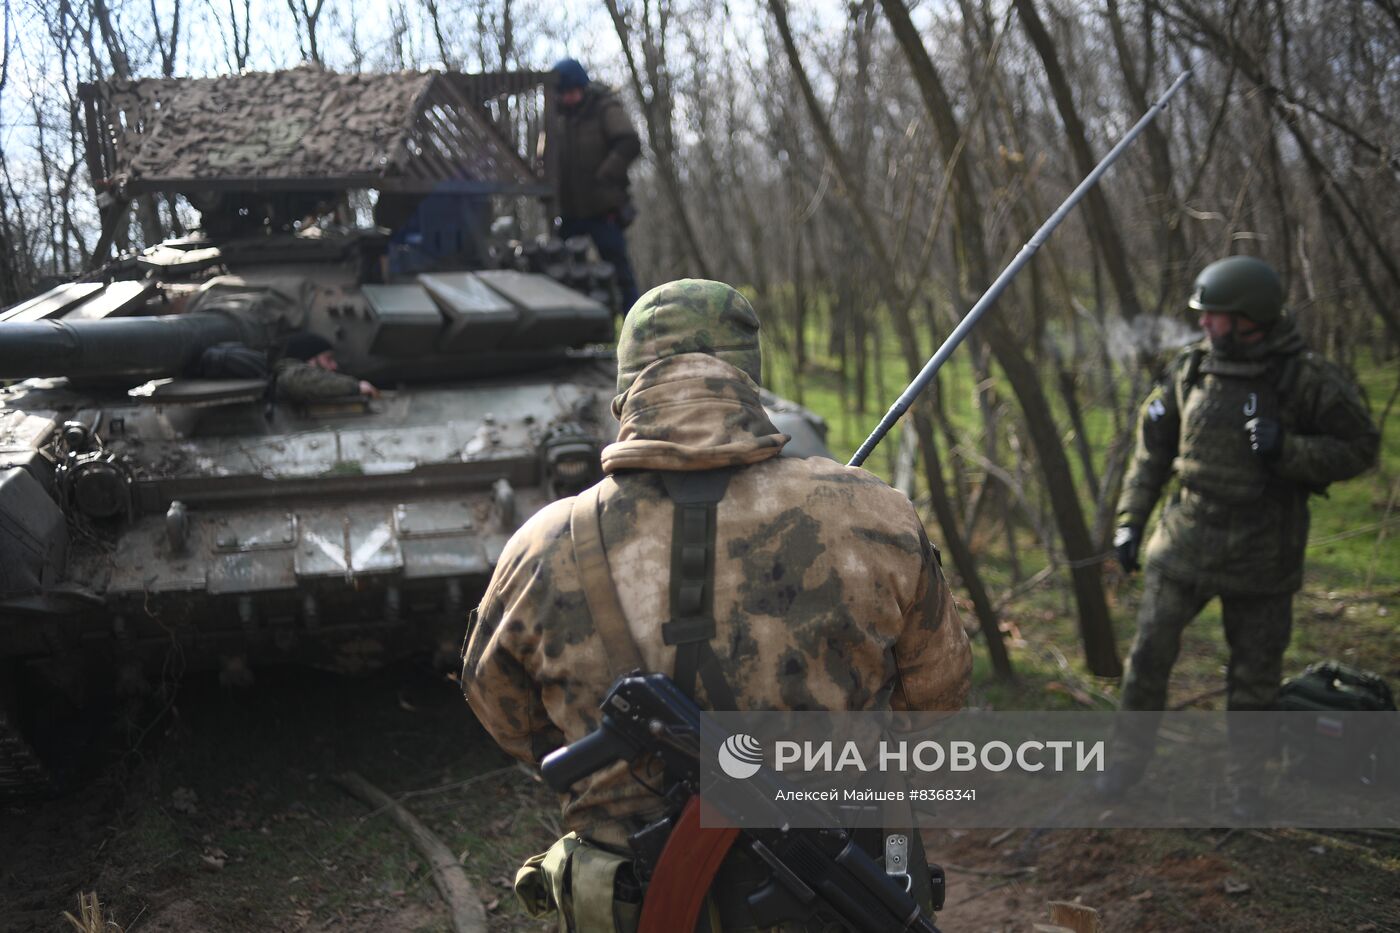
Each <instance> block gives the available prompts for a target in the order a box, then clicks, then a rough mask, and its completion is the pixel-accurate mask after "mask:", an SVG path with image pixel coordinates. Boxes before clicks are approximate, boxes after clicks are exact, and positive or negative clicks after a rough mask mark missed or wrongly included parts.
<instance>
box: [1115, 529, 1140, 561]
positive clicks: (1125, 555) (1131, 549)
mask: <svg viewBox="0 0 1400 933" xmlns="http://www.w3.org/2000/svg"><path fill="white" fill-rule="evenodd" d="M1141 544H1142V529H1141V528H1140V527H1138V526H1137V525H1119V526H1118V530H1117V531H1115V532H1114V533H1113V550H1114V551H1115V552H1116V553H1117V555H1118V566H1119V567H1122V568H1123V572H1124V573H1134V572H1136V571H1137V569H1138V567H1139V566H1141V565H1139V564H1138V547H1139V546H1141Z"/></svg>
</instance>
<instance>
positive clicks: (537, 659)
mask: <svg viewBox="0 0 1400 933" xmlns="http://www.w3.org/2000/svg"><path fill="white" fill-rule="evenodd" d="M786 441H787V437H786V435H783V434H779V433H778V432H777V429H775V428H774V427H773V425H772V423H771V422H770V421H769V420H768V416H767V413H766V412H765V411H764V410H763V407H762V405H761V404H760V403H759V400H758V395H757V391H756V387H755V386H754V383H753V382H752V381H751V380H750V379H749V378H748V377H747V376H746V375H744V374H743V373H742V372H740V371H739V370H738V369H736V368H735V367H733V366H731V365H729V364H728V363H725V362H723V361H721V360H718V359H716V358H714V357H711V356H706V355H703V354H696V353H690V354H684V355H680V356H675V357H671V358H669V359H663V360H660V361H658V362H656V363H654V364H652V365H651V366H649V367H648V368H646V369H644V370H643V371H642V372H641V374H640V375H639V376H638V377H637V381H636V383H635V384H634V385H633V386H632V388H631V390H630V391H629V392H628V393H627V396H626V400H625V402H624V404H623V406H622V417H621V428H620V431H619V434H618V440H617V442H616V443H614V444H612V445H610V446H608V447H607V448H606V449H604V451H603V469H604V471H605V472H606V473H607V474H609V475H608V477H607V478H605V479H604V480H603V487H604V488H603V490H602V496H601V502H600V525H601V531H602V537H603V541H604V545H605V547H606V550H607V554H608V562H609V564H610V567H611V570H612V574H613V578H614V580H615V582H616V585H617V590H618V597H619V600H620V602H621V605H622V609H623V611H624V614H625V615H626V617H627V620H628V624H629V627H630V631H631V635H632V637H633V638H634V640H635V641H636V643H637V646H638V649H639V652H640V654H641V656H642V659H643V660H644V662H645V664H646V665H647V667H648V668H650V669H652V670H657V671H664V672H667V673H670V672H671V671H672V670H673V667H674V660H675V649H674V648H672V647H668V646H667V645H666V644H664V642H663V640H662V635H661V626H662V624H663V623H664V622H666V620H667V618H668V615H669V607H670V602H669V586H668V582H669V577H670V562H671V524H672V504H671V502H670V500H669V499H668V498H667V496H666V492H665V488H664V486H663V484H662V482H661V480H660V478H659V476H658V474H657V472H656V471H659V470H700V469H711V468H717V467H725V466H738V465H743V464H747V465H748V466H747V467H746V468H744V469H741V470H738V471H737V472H736V473H735V474H734V476H733V478H732V479H731V481H730V483H729V487H728V491H727V493H726V495H725V497H724V499H723V500H722V501H721V502H720V503H719V510H718V531H717V547H716V561H715V562H716V568H715V590H716V595H715V599H714V617H715V623H716V637H715V639H714V640H713V642H712V644H713V647H714V650H715V653H716V655H717V656H718V658H719V662H720V666H721V668H722V669H723V673H724V676H725V678H726V679H727V680H728V682H729V684H730V686H731V687H732V688H733V690H734V693H735V695H736V698H737V701H738V703H739V705H740V707H741V708H745V709H777V710H802V709H843V710H844V709H850V710H872V709H889V708H895V709H955V708H957V707H958V706H960V705H961V703H962V700H963V697H964V695H965V693H966V691H967V687H968V679H969V674H970V670H971V652H970V649H969V647H968V642H967V636H966V634H965V633H964V631H963V627H962V623H961V621H960V620H959V618H958V614H957V610H956V608H955V607H954V604H953V600H952V598H951V596H950V594H949V592H948V587H947V584H946V583H945V582H944V579H943V576H942V572H941V571H940V569H939V564H938V561H937V552H936V551H935V549H934V548H933V546H932V545H931V544H929V541H928V538H927V536H926V535H925V534H924V528H923V525H922V524H921V522H920V521H919V518H918V515H917V514H916V513H915V511H914V508H913V506H912V505H911V504H910V502H909V500H908V499H907V498H905V497H904V496H903V495H902V494H901V493H899V492H897V491H895V490H893V489H891V488H890V487H889V486H887V485H886V484H885V483H883V482H881V481H880V480H879V479H878V478H876V477H875V476H872V475H871V474H869V473H867V472H865V471H864V470H859V469H852V468H849V467H845V466H842V465H841V464H839V463H836V462H834V461H831V460H827V459H823V458H813V459H809V460H798V459H794V458H783V457H779V456H778V454H779V452H780V451H781V448H782V446H783V444H784V443H785V442H786ZM572 505H573V500H572V499H565V500H561V501H559V502H555V503H553V504H552V505H549V506H547V507H545V508H544V509H542V510H541V511H540V512H539V513H537V514H536V515H535V516H534V517H533V518H532V519H530V521H528V522H527V523H526V524H525V525H524V526H523V527H522V528H521V529H520V530H519V531H517V532H516V534H515V536H514V537H513V538H512V539H511V540H510V542H509V543H508V544H507V545H506V548H505V550H504V552H503V553H502V554H501V559H500V562H499V564H498V565H497V567H496V573H495V576H494V577H493V578H492V580H491V585H490V587H489V588H488V589H487V591H486V595H485V597H484V598H483V599H482V602H481V606H480V608H479V609H478V611H477V618H476V625H475V628H474V629H473V630H472V631H471V632H470V634H469V637H468V640H467V645H466V649H465V657H464V665H463V669H462V682H463V688H464V690H465V692H466V694H467V698H468V700H469V701H470V703H471V705H472V708H473V709H474V710H475V711H476V715H477V717H478V718H479V719H480V720H481V722H482V724H483V725H485V727H486V729H487V730H488V731H489V732H490V733H491V734H492V735H493V736H494V737H495V738H496V741H497V742H499V743H500V744H501V746H502V747H503V748H505V749H506V750H507V751H509V752H510V753H511V754H513V755H515V756H516V757H517V758H519V759H521V760H522V761H525V762H527V763H530V764H535V763H537V762H538V761H539V760H540V759H541V758H542V757H543V756H544V755H545V754H547V753H548V752H549V751H551V750H553V749H554V748H556V747H558V746H559V745H561V744H563V743H565V742H573V741H576V740H578V739H580V738H582V737H583V736H584V735H586V734H587V733H588V732H589V731H591V730H592V729H593V728H594V727H595V726H596V725H597V722H598V704H599V703H600V702H601V701H602V698H603V695H604V694H605V693H606V691H607V689H608V687H609V686H611V684H612V681H613V679H614V678H615V676H616V675H617V673H618V672H616V671H614V670H613V669H612V666H611V665H610V663H609V658H608V657H607V656H606V653H605V652H604V649H603V643H602V640H601V639H600V637H599V636H598V635H597V633H596V632H595V631H594V629H593V624H592V621H591V619H590V617H589V614H588V609H587V604H586V602H585V598H584V594H583V592H582V590H581V589H580V583H579V579H578V571H577V568H576V564H575V562H574V555H573V550H572V545H571V539H570V536H569V514H570V510H571V508H572ZM697 699H698V700H700V701H701V702H702V704H703V703H704V696H703V690H698V691H697ZM562 803H563V806H564V814H565V818H566V820H567V822H568V823H569V825H570V827H571V828H573V829H575V830H578V831H580V832H581V833H584V834H585V835H588V836H590V837H591V838H594V839H597V840H599V841H604V842H611V843H614V844H620V843H621V842H622V837H623V836H624V835H625V833H626V832H627V831H629V829H628V827H629V824H632V823H634V820H635V819H638V818H645V817H647V816H649V815H651V814H653V813H654V812H655V810H656V804H657V798H655V797H654V796H652V795H651V794H649V793H648V792H647V791H646V790H644V789H643V788H642V787H640V786H639V785H638V783H637V781H636V780H634V779H633V778H632V777H631V776H629V775H628V773H627V768H626V765H617V766H614V767H612V768H609V769H606V770H604V771H602V772H599V773H598V774H597V775H595V776H594V778H592V779H591V781H590V782H589V783H587V784H586V785H585V787H584V790H583V791H582V793H580V794H571V795H568V796H566V797H565V798H564V799H563V801H562ZM633 828H635V826H633Z"/></svg>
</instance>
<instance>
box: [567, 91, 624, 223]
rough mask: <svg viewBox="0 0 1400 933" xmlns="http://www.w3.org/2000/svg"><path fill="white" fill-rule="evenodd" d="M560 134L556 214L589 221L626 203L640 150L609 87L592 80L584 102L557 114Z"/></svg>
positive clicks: (616, 98)
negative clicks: (630, 171)
mask: <svg viewBox="0 0 1400 933" xmlns="http://www.w3.org/2000/svg"><path fill="white" fill-rule="evenodd" d="M557 112H558V114H559V116H560V122H561V124H562V128H561V132H560V134H559V215H560V216H561V217H563V218H564V219H565V220H592V219H594V218H599V217H604V216H606V215H607V214H609V213H611V212H613V211H617V210H619V209H621V207H622V206H623V205H624V204H626V203H627V197H628V195H627V167H628V166H629V165H631V164H632V162H633V160H635V159H636V158H637V156H639V155H641V152H642V140H641V138H640V137H639V136H638V135H637V131H636V129H634V128H633V126H632V121H631V120H630V119H629V118H628V116H627V108H625V107H623V106H622V101H620V100H619V99H618V97H617V95H616V94H615V93H613V91H612V89H611V88H609V87H608V86H607V85H605V84H599V83H598V82H597V81H594V82H593V83H592V84H589V85H588V86H587V87H586V88H584V90H583V100H582V101H580V102H579V104H578V106H577V107H573V108H571V109H565V108H562V107H561V108H559V110H558V111H557Z"/></svg>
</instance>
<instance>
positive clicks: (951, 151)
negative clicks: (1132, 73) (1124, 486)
mask: <svg viewBox="0 0 1400 933" xmlns="http://www.w3.org/2000/svg"><path fill="white" fill-rule="evenodd" d="M881 6H882V7H883V8H884V10H885V14H886V16H888V17H889V19H890V24H891V26H893V28H894V34H895V38H896V39H897V40H898V42H899V45H900V48H901V49H902V50H903V51H904V55H905V57H906V59H907V60H908V62H909V66H910V69H911V71H912V72H913V74H914V79H915V81H916V82H917V83H918V85H919V91H920V94H921V96H922V98H923V101H924V106H925V108H926V109H927V111H928V113H929V116H930V118H931V119H932V121H933V125H934V128H935V130H936V131H937V134H938V141H939V146H940V149H941V151H942V155H943V158H944V164H945V165H949V164H950V163H956V164H955V166H953V167H952V168H951V170H952V171H954V172H955V173H956V175H957V177H956V179H955V181H954V189H955V191H954V193H955V200H954V206H955V209H956V212H957V216H958V221H959V222H958V228H959V229H958V233H959V235H960V240H961V244H960V245H961V248H960V249H959V250H957V252H956V255H957V258H958V261H959V265H960V266H961V270H960V271H961V274H962V275H964V276H965V277H966V278H967V279H968V281H969V283H976V288H975V290H976V291H979V292H980V291H981V290H982V288H984V287H985V286H986V284H987V283H989V282H990V281H991V276H990V268H989V267H990V263H989V262H988V260H987V250H986V240H985V236H984V234H983V231H982V212H981V207H980V205H979V204H978V203H977V194H976V190H975V189H974V187H973V183H972V176H971V172H970V171H969V170H968V167H967V160H963V159H954V156H955V154H956V148H957V141H958V139H959V138H960V137H961V133H960V132H959V128H958V123H957V118H956V116H955V115H954V113H953V108H952V103H951V102H950V101H949V99H948V95H947V92H946V91H945V90H944V88H943V83H942V81H941V80H940V79H939V77H938V72H937V70H936V69H935V68H934V66H933V61H932V59H930V58H929V55H928V51H927V50H926V49H925V48H924V45H923V41H922V40H921V39H920V38H919V34H918V31H917V30H916V29H915V28H914V23H913V21H912V20H911V19H910V18H909V11H908V10H907V9H905V7H904V5H903V3H902V2H900V0H881ZM968 290H969V292H971V291H973V290H974V289H973V288H969V289H968ZM983 320H984V321H985V322H986V324H985V334H986V338H987V341H988V344H989V345H990V346H991V348H992V353H993V354H995V356H996V358H997V362H998V363H999V364H1000V365H1001V368H1002V369H1003V370H1004V371H1005V372H1006V376H1007V379H1008V381H1010V383H1011V388H1012V391H1013V392H1014V393H1015V395H1016V399H1017V401H1018V402H1019V403H1020V406H1021V410H1022V412H1023V413H1024V414H1025V420H1026V430H1027V432H1028V433H1029V435H1030V437H1031V442H1032V443H1033V444H1034V445H1035V448H1036V453H1037V455H1038V457H1039V460H1040V466H1041V470H1042V471H1043V473H1044V477H1045V485H1046V493H1047V495H1048V496H1049V498H1050V502H1051V505H1052V508H1053V510H1054V515H1055V519H1056V523H1057V524H1058V526H1059V529H1060V537H1061V540H1062V541H1063V542H1064V546H1065V553H1066V556H1067V557H1068V559H1069V562H1070V576H1071V580H1072V582H1073V587H1074V595H1075V600H1076V602H1077V604H1078V607H1079V633H1080V639H1081V640H1082V642H1083V645H1084V658H1085V663H1086V664H1088V666H1089V669H1090V670H1091V671H1092V672H1093V673H1095V674H1097V675H1099V676H1101V677H1117V676H1119V675H1120V674H1121V673H1122V665H1121V663H1120V662H1119V659H1118V652H1117V648H1116V647H1115V644H1114V634H1113V622H1112V619H1111V617H1110V616H1109V612H1108V603H1107V601H1106V600H1105V599H1104V593H1103V583H1102V579H1101V575H1100V572H1099V567H1098V565H1097V564H1096V563H1095V562H1094V558H1095V556H1096V550H1095V548H1094V546H1093V542H1092V541H1091V540H1090V537H1089V529H1088V527H1087V526H1086V525H1085V523H1084V513H1083V511H1082V510H1081V508H1080V505H1079V497H1078V494H1077V492H1076V490H1075V488H1074V481H1073V477H1072V475H1071V473H1070V469H1069V460H1068V458H1067V457H1066V456H1065V449H1064V445H1063V444H1061V443H1060V437H1059V431H1058V429H1057V428H1056V426H1055V421H1054V413H1053V412H1052V411H1051V409H1050V404H1049V402H1048V401H1047V400H1046V397H1045V392H1044V389H1043V388H1042V387H1041V385H1040V380H1039V377H1038V376H1037V375H1036V371H1035V367H1034V366H1033V365H1032V364H1031V362H1030V361H1029V360H1028V359H1027V358H1026V357H1025V355H1024V353H1023V352H1022V350H1021V343H1020V340H1019V339H1018V338H1017V337H1016V335H1015V334H1014V333H1012V332H1011V331H1010V330H1009V329H1008V328H1007V327H1006V325H1005V323H1004V322H1003V320H1002V318H1001V315H1000V312H999V310H998V309H996V308H993V309H992V310H991V311H990V312H989V313H988V314H987V316H986V317H985V318H984V319H983Z"/></svg>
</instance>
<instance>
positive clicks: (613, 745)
mask: <svg viewBox="0 0 1400 933" xmlns="http://www.w3.org/2000/svg"><path fill="white" fill-rule="evenodd" d="M601 709H602V713H603V717H602V723H601V725H599V727H598V728H597V729H596V730H595V731H593V732H591V733H589V734H588V735H586V736H584V737H583V738H582V739H579V740H578V741H577V742H575V743H573V744H572V745H568V746H566V747H564V748H561V749H557V750H555V751H554V752H551V753H550V754H549V755H548V756H546V757H545V759H544V761H543V762H542V763H541V765H540V771H541V773H542V774H543V775H544V779H545V781H547V782H548V783H549V785H550V786H551V787H553V788H554V789H555V790H556V791H559V792H560V793H563V792H565V791H566V790H568V788H569V787H570V786H571V785H572V784H574V783H575V782H577V781H580V780H582V779H583V778H586V777H588V776H589V775H591V774H593V773H595V772H597V771H600V770H602V769H603V768H605V767H607V766H608V765H611V764H612V763H614V762H616V761H632V760H634V759H636V758H639V757H641V756H643V755H653V756H655V757H656V758H657V759H658V760H659V761H660V762H661V763H662V764H663V765H664V766H665V769H666V774H667V778H668V781H667V784H668V786H667V788H666V790H665V792H664V794H663V798H664V799H665V800H666V803H667V811H668V813H667V816H665V817H663V818H662V819H660V820H657V821H656V822H654V823H652V824H650V825H648V826H646V827H643V828H642V829H641V830H639V831H638V832H636V833H634V834H633V835H632V836H631V837H630V838H629V840H628V842H629V843H630V844H631V846H632V849H633V851H634V853H635V854H636V856H637V859H636V865H637V868H638V875H639V877H642V878H646V877H648V876H649V878H650V881H649V884H648V890H647V896H646V898H645V900H644V901H643V904H642V918H641V925H640V927H639V933H674V931H677V930H686V931H688V930H692V929H694V926H695V920H696V918H697V917H698V915H699V912H700V908H701V907H702V906H703V903H704V898H705V893H706V891H707V890H708V889H709V887H710V882H711V881H712V880H713V878H714V874H715V872H716V871H718V869H719V865H720V863H721V862H722V861H723V860H724V858H725V856H726V855H727V854H728V852H729V849H730V848H731V847H732V846H734V845H735V844H742V845H743V846H744V847H746V848H748V849H749V851H751V852H753V853H754V855H756V856H757V857H758V858H759V859H761V860H762V861H763V862H764V863H765V864H766V865H767V866H768V868H770V869H771V870H772V876H771V877H770V879H769V880H768V881H767V882H766V883H765V884H764V885H762V886H761V887H759V888H758V889H757V890H755V891H754V892H753V893H752V894H750V895H749V896H748V899H747V900H748V908H749V912H750V914H751V915H752V917H753V920H754V922H755V923H756V924H757V925H758V926H759V927H763V928H766V927H769V926H776V925H777V924H779V923H783V922H786V921H792V920H798V919H803V918H807V917H811V916H813V915H816V914H825V915H830V916H833V917H835V918H839V920H840V921H841V922H842V923H843V924H844V925H845V926H846V927H847V928H848V929H852V930H857V931H860V933H890V931H910V933H938V928H937V927H936V926H934V924H933V922H932V921H931V920H930V919H929V918H928V917H927V916H925V915H924V913H923V910H922V908H921V907H920V906H919V904H918V903H917V902H916V901H915V900H914V898H913V896H912V895H911V894H910V893H909V882H910V878H909V876H908V874H907V873H905V874H903V875H892V874H888V873H887V872H886V870H885V869H883V868H881V867H880V866H879V865H877V864H876V863H875V861H874V859H872V858H871V857H870V856H869V855H868V854H866V852H865V851H864V850H863V849H862V848H861V847H860V846H858V845H857V844H856V842H855V841H854V839H852V838H851V834H850V833H849V832H848V831H846V830H842V829H837V828H831V829H771V828H764V827H762V826H754V827H749V826H741V827H730V828H726V829H702V828H701V826H700V818H699V812H700V809H699V808H700V798H699V790H700V753H701V749H702V748H707V747H716V748H717V747H719V745H720V744H722V743H723V742H724V740H725V739H726V738H728V734H727V733H726V732H725V731H724V730H722V729H721V728H720V727H719V726H718V725H717V724H716V723H715V721H714V720H713V719H711V718H710V717H709V716H708V715H706V714H705V712H704V711H703V710H701V709H700V707H699V706H697V705H696V704H695V702H694V701H693V700H691V699H690V698H689V697H687V696H686V695H685V694H683V693H682V692H681V691H680V689H679V688H677V687H676V685H675V684H674V683H673V682H672V681H671V678H669V677H667V676H666V675H665V674H643V673H640V672H634V673H632V674H628V675H625V676H623V677H621V678H619V679H618V681H617V682H616V683H615V684H613V686H612V689H611V690H609V691H608V695H607V696H606V697H605V698H604V699H603V703H602V706H601ZM743 789H744V791H745V792H746V793H747V794H750V795H751V800H750V801H747V803H749V804H751V807H752V808H753V809H750V807H747V806H746V807H745V808H744V809H745V810H746V812H761V810H759V809H757V808H760V807H762V808H767V809H768V810H769V811H770V813H771V815H772V817H773V818H772V819H764V820H759V821H756V822H760V823H765V824H769V825H772V826H783V825H785V824H786V823H787V822H788V821H789V820H791V818H792V815H793V814H792V811H791V810H786V811H784V810H780V809H779V808H778V807H777V806H776V804H775V803H774V801H775V799H776V798H777V797H778V795H779V793H780V792H781V791H790V790H793V789H795V786H794V785H793V784H791V783H790V782H788V781H786V780H784V779H783V778H781V777H779V776H778V775H776V774H774V773H773V772H772V771H770V770H769V769H767V768H760V769H759V771H758V773H757V774H755V775H754V776H753V777H752V778H750V779H748V780H746V781H745V782H744V783H743ZM793 805H794V806H802V807H809V808H812V809H816V808H815V807H814V805H812V804H810V803H794V804H793ZM784 814H785V815H784ZM820 822H821V823H823V824H828V825H830V826H832V827H835V826H836V825H837V824H836V820H835V818H834V817H831V816H826V817H825V819H823V820H821V821H820ZM898 879H902V883H901V881H900V880H898ZM942 887H943V885H942V872H941V870H936V871H935V880H934V892H935V893H934V901H935V905H934V906H935V909H937V908H940V907H942V901H943V898H942Z"/></svg>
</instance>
